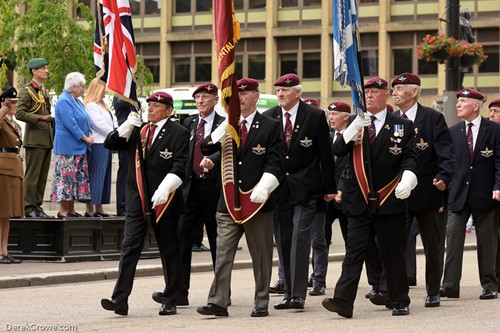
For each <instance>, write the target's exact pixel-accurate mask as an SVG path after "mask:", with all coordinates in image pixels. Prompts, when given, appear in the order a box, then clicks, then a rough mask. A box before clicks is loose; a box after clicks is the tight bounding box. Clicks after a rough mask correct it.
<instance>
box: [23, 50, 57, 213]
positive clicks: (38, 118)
mask: <svg viewBox="0 0 500 333" xmlns="http://www.w3.org/2000/svg"><path fill="white" fill-rule="evenodd" d="M28 68H29V70H30V72H31V74H32V75H33V79H32V80H31V82H30V83H28V84H27V85H25V86H24V87H23V88H21V90H20V91H19V96H18V97H19V101H18V103H17V111H16V119H17V120H19V121H24V122H25V123H26V127H25V133H24V147H25V149H26V155H25V163H26V170H25V177H24V214H25V215H26V217H30V218H47V217H52V216H48V215H47V214H45V212H44V211H43V208H42V203H43V194H44V193H45V185H46V184H47V174H48V172H49V166H50V159H51V150H52V142H53V140H54V127H53V122H54V118H53V117H52V116H51V115H50V100H49V95H48V93H47V91H46V90H45V87H44V86H43V83H44V82H45V80H47V79H48V77H49V68H48V62H47V60H45V59H43V58H33V59H31V60H30V61H29V62H28Z"/></svg>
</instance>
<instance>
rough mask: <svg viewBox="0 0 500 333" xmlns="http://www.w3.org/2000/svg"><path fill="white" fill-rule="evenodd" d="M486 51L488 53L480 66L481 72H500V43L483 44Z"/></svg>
mask: <svg viewBox="0 0 500 333" xmlns="http://www.w3.org/2000/svg"><path fill="white" fill-rule="evenodd" d="M483 50H484V53H486V54H487V55H488V59H486V60H485V61H484V62H483V63H482V64H481V66H479V69H478V70H479V73H498V72H500V68H499V65H498V64H499V63H500V57H499V47H498V45H483Z"/></svg>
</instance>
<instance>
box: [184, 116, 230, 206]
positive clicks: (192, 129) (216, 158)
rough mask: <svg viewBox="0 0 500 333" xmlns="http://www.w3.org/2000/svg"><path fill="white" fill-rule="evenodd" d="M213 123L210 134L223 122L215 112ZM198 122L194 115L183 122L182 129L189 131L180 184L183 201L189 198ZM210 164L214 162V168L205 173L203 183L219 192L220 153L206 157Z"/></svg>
mask: <svg viewBox="0 0 500 333" xmlns="http://www.w3.org/2000/svg"><path fill="white" fill-rule="evenodd" d="M214 113H215V115H214V119H213V123H212V132H213V131H214V130H215V129H216V128H217V127H218V126H219V125H220V124H221V123H222V122H223V121H224V119H225V118H224V117H222V116H220V115H219V114H218V113H217V112H215V111H214ZM199 120H200V117H199V115H194V116H191V117H188V118H186V119H185V120H184V123H183V125H184V127H185V128H187V130H188V131H189V135H190V137H189V151H188V160H187V166H186V175H185V176H184V178H183V179H184V181H183V182H182V187H181V188H182V194H183V195H184V200H187V198H188V196H189V190H190V189H191V178H192V177H193V168H192V164H193V155H194V144H195V141H196V129H197V128H198V122H199ZM207 157H208V158H209V159H210V160H212V162H214V167H213V169H212V170H210V172H208V173H206V174H205V176H206V178H205V182H210V184H209V187H210V188H212V189H213V190H214V191H219V190H220V187H221V181H220V152H216V153H214V154H212V155H210V156H207Z"/></svg>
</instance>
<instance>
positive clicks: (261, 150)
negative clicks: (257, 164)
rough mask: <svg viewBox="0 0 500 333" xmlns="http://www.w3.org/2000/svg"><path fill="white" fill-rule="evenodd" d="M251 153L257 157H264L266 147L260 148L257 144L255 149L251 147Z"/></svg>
mask: <svg viewBox="0 0 500 333" xmlns="http://www.w3.org/2000/svg"><path fill="white" fill-rule="evenodd" d="M252 153H253V154H255V155H257V156H260V155H264V154H265V153H266V147H261V146H260V143H259V144H258V145H257V147H252Z"/></svg>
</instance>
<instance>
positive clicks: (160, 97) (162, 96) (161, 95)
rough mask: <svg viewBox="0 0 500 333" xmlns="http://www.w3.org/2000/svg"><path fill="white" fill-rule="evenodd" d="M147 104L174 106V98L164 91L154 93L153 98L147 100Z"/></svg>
mask: <svg viewBox="0 0 500 333" xmlns="http://www.w3.org/2000/svg"><path fill="white" fill-rule="evenodd" d="M146 102H158V103H162V104H166V105H174V100H173V99H172V96H170V94H167V93H166V92H163V91H157V92H155V93H153V94H152V95H151V96H149V97H148V98H146Z"/></svg>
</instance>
